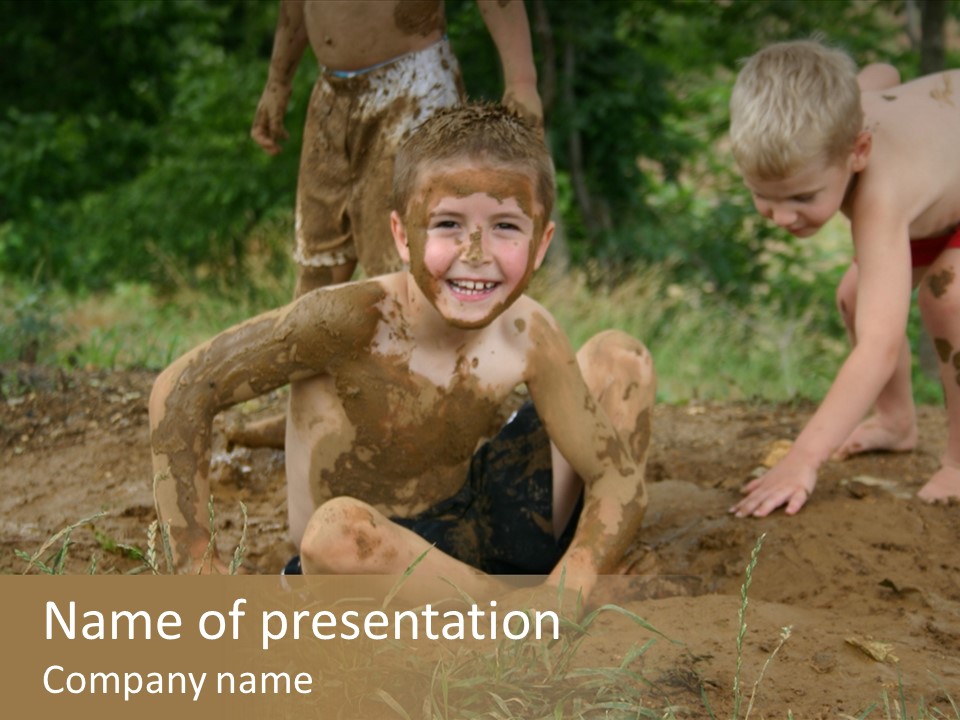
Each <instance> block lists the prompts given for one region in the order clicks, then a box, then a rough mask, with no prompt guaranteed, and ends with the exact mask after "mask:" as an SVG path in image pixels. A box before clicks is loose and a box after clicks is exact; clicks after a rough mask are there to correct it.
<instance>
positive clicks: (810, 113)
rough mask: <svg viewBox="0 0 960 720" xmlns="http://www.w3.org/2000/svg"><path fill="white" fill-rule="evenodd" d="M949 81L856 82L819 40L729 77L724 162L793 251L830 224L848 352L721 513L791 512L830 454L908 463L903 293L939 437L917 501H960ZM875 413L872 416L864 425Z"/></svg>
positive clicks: (953, 134) (956, 174) (958, 194)
mask: <svg viewBox="0 0 960 720" xmlns="http://www.w3.org/2000/svg"><path fill="white" fill-rule="evenodd" d="M955 89H956V90H957V91H960V71H948V72H944V73H938V74H934V75H929V76H926V77H922V78H919V79H917V80H914V81H912V82H908V83H905V84H900V78H899V74H898V73H897V71H896V70H895V69H894V68H892V67H890V66H888V65H871V66H868V67H866V68H864V70H863V71H862V72H861V73H860V75H859V76H858V75H857V70H856V67H855V65H854V63H853V61H852V60H851V59H850V58H849V57H848V56H847V55H846V54H844V53H843V52H841V51H839V50H836V49H833V48H829V47H826V46H824V45H823V44H822V43H819V42H816V41H799V42H789V43H781V44H776V45H773V46H771V47H768V48H766V49H764V50H762V51H761V52H759V53H757V54H756V55H754V56H753V57H752V58H751V59H750V60H749V61H748V62H747V64H746V65H745V66H744V67H743V69H742V70H741V72H740V74H739V76H738V78H737V82H736V85H735V86H734V90H733V95H732V98H731V101H730V134H731V139H732V141H733V153H734V157H735V159H736V162H737V166H738V169H739V170H740V173H741V174H742V175H743V179H744V182H745V183H746V185H747V187H748V188H749V189H750V192H751V193H752V194H753V200H754V204H755V205H756V208H757V210H758V211H759V212H760V214H761V215H763V216H764V217H766V218H768V219H770V220H772V221H773V222H775V223H776V224H777V225H779V226H781V227H783V228H785V229H786V230H787V231H789V232H790V233H791V234H792V235H794V236H795V237H798V238H807V237H810V236H812V235H813V234H814V233H816V232H817V231H818V230H819V229H820V228H821V227H822V226H823V225H824V223H826V222H827V220H829V219H830V218H831V217H832V216H833V215H834V214H835V213H837V212H838V211H839V212H842V213H843V214H844V215H845V216H846V217H847V218H849V220H850V223H851V230H852V234H853V246H854V261H853V262H852V263H851V265H850V268H849V269H848V270H847V272H846V274H845V275H844V277H843V279H842V280H841V282H840V285H839V287H838V289H837V304H838V306H839V309H840V313H841V314H842V316H843V320H844V323H845V324H846V326H847V332H848V335H849V337H850V340H851V344H852V349H851V351H850V354H849V356H848V357H847V359H846V360H845V361H844V363H843V365H842V367H841V368H840V371H839V372H838V374H837V377H836V379H835V380H834V382H833V385H832V386H831V387H830V390H829V392H828V393H827V395H826V397H825V398H824V400H823V402H822V404H821V405H820V407H819V409H818V410H817V412H816V413H815V414H814V416H813V417H812V418H811V420H810V421H809V422H808V423H807V425H806V427H805V428H804V429H803V431H802V432H801V433H800V435H799V437H798V438H797V440H796V442H795V443H794V444H793V447H792V449H791V450H790V452H789V454H788V455H787V456H786V457H785V458H784V459H783V460H781V461H780V463H779V464H777V465H776V466H775V467H774V468H772V469H771V470H770V471H769V472H768V473H766V474H765V475H763V476H762V477H760V478H758V479H756V480H753V481H752V482H750V483H748V484H747V485H746V486H745V487H744V492H745V493H746V496H745V497H744V498H743V499H741V500H740V501H739V502H738V503H737V504H736V505H734V506H733V508H731V511H732V512H735V513H736V514H737V515H739V516H741V517H743V516H747V515H755V516H764V515H767V514H768V513H770V512H772V511H773V510H774V509H776V508H777V507H779V506H781V505H786V512H787V514H793V513H796V512H797V511H798V510H800V508H801V507H803V505H804V503H806V501H807V499H808V498H809V496H810V493H811V492H813V488H814V485H815V484H816V480H817V469H818V468H819V467H820V465H821V464H822V463H823V462H824V461H825V460H827V459H828V458H829V457H830V456H831V455H833V456H834V457H836V458H837V459H843V458H846V457H849V456H850V455H853V454H856V453H861V452H867V451H870V450H890V451H907V450H911V449H913V448H914V447H915V445H916V442H917V422H916V413H915V409H914V405H913V397H912V391H911V386H910V362H911V355H910V348H909V345H908V343H907V340H906V326H907V316H908V312H909V309H910V298H911V291H912V289H914V288H919V290H918V294H917V297H918V302H919V305H920V312H921V314H922V317H923V322H924V324H925V326H926V329H927V331H928V332H929V334H930V337H931V338H933V341H934V344H935V346H936V350H937V354H938V356H939V359H940V376H941V379H942V382H943V388H944V393H945V397H946V405H947V416H948V422H949V435H948V439H947V447H946V451H945V452H944V454H943V456H942V459H941V466H940V469H939V470H937V472H936V473H934V475H933V476H932V477H931V478H930V479H929V480H928V481H927V483H926V484H925V485H924V486H923V487H922V488H921V489H920V490H919V492H918V493H917V494H918V495H919V497H920V498H922V499H924V500H926V501H929V502H933V501H943V500H946V499H948V498H951V497H953V498H960V282H955V278H956V273H957V270H958V268H960V144H958V143H957V142H956V140H957V138H958V137H960V96H957V95H955ZM871 406H872V407H873V412H872V414H871V415H870V416H869V417H866V419H864V418H865V416H866V415H867V413H868V411H870V409H871Z"/></svg>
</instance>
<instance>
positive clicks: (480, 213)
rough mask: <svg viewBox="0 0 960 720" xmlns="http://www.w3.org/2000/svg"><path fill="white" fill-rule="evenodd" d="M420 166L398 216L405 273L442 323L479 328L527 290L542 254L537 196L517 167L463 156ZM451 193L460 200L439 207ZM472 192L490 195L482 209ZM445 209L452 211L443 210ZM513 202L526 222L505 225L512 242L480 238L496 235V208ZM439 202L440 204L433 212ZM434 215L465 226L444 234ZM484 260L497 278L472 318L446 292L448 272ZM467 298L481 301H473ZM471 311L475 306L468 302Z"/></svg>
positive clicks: (506, 208)
mask: <svg viewBox="0 0 960 720" xmlns="http://www.w3.org/2000/svg"><path fill="white" fill-rule="evenodd" d="M421 172H422V173H423V177H422V179H421V181H420V183H419V192H418V193H417V194H416V196H415V197H414V200H413V202H411V203H410V207H409V208H408V211H407V213H406V218H405V221H404V224H405V229H406V233H407V243H408V247H409V259H410V272H411V273H412V275H413V277H414V279H415V281H416V283H417V286H418V287H419V288H420V290H421V292H422V293H423V294H424V296H425V297H426V298H427V300H428V301H429V302H430V303H431V304H432V305H433V306H434V307H435V308H436V309H437V310H438V311H439V312H440V313H441V314H442V315H444V317H445V318H446V319H447V320H448V322H450V323H451V324H453V325H455V326H457V327H464V328H474V327H484V326H486V325H488V324H489V323H490V322H492V321H493V319H494V318H496V317H497V316H498V315H500V313H502V312H503V310H504V309H505V308H507V307H509V306H510V305H511V304H512V303H513V302H514V301H515V300H516V299H517V298H518V297H519V296H520V295H521V294H522V293H523V292H524V291H525V290H526V288H527V285H528V284H529V282H530V277H531V276H532V274H533V272H534V270H535V269H536V267H537V265H538V264H539V263H540V261H541V260H542V253H540V252H539V251H540V247H541V242H542V240H543V237H544V227H545V222H544V216H543V212H542V209H541V208H540V206H539V204H538V203H537V202H536V199H535V192H534V186H533V181H532V179H531V177H530V175H529V174H528V173H526V172H523V171H517V170H513V169H508V168H504V167H498V168H492V167H489V166H484V165H475V164H473V163H469V162H468V163H459V164H457V165H456V166H455V167H454V168H453V169H451V170H444V169H437V170H433V169H431V168H427V169H424V170H422V171H421ZM451 198H452V199H454V200H457V201H461V200H462V201H463V202H462V203H457V202H454V203H450V202H446V203H444V204H443V206H442V208H441V203H443V201H444V199H451ZM476 198H481V199H482V198H487V199H492V200H493V201H494V206H493V207H492V208H488V207H486V205H484V203H483V202H482V201H480V202H479V204H478V201H477V200H476ZM451 205H452V206H455V207H451ZM448 207H449V208H451V212H452V213H453V214H452V215H451V214H450V213H448V212H447V208H448ZM512 207H517V208H519V210H520V213H521V215H522V218H524V219H525V222H523V223H521V224H522V225H524V226H525V227H523V228H516V227H515V226H511V227H513V228H514V229H515V230H517V232H514V233H513V235H512V236H511V237H512V240H511V241H510V242H502V241H498V240H487V241H485V240H484V235H485V233H486V234H494V235H495V234H496V233H497V232H498V230H497V228H499V227H501V226H503V225H505V224H506V223H507V220H504V219H502V218H500V217H499V215H498V213H503V214H505V215H506V214H507V213H511V212H514V211H513V210H511V208H512ZM438 208H441V209H442V212H440V213H439V214H438ZM448 215H449V216H450V219H449V220H448ZM434 218H441V219H442V220H443V221H444V222H447V223H448V224H451V225H453V224H456V223H467V222H468V218H469V228H468V227H464V228H462V235H457V234H456V232H455V231H450V232H449V234H444V233H441V232H440V230H439V229H437V228H436V227H433V226H435V225H437V223H436V222H434ZM445 238H448V239H445ZM444 243H446V244H444ZM511 243H512V244H511ZM544 249H545V246H544ZM482 263H491V264H492V266H493V267H494V268H495V273H494V274H495V275H496V277H490V278H486V279H490V280H495V281H496V282H497V288H496V291H495V292H494V293H493V294H492V295H491V298H493V299H491V301H490V305H491V306H490V307H487V308H484V309H483V311H482V312H479V311H478V313H474V314H476V315H477V316H476V317H473V316H472V315H471V316H470V317H467V316H463V317H461V315H463V313H462V312H459V311H461V310H464V309H467V305H465V304H463V303H460V304H459V306H458V303H457V300H456V296H451V292H450V290H449V288H448V282H449V281H450V280H451V278H450V277H448V275H449V274H450V273H453V272H454V269H455V268H457V267H459V266H460V265H476V266H479V265H480V264H482ZM467 274H469V273H467ZM471 304H472V305H474V306H476V307H479V304H478V303H471ZM448 306H449V307H448ZM473 309H476V308H470V310H471V311H472V310H473Z"/></svg>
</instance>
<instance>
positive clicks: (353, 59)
mask: <svg viewBox="0 0 960 720" xmlns="http://www.w3.org/2000/svg"><path fill="white" fill-rule="evenodd" d="M304 22H305V24H306V26H307V36H308V37H309V39H310V46H311V47H312V48H313V52H314V53H315V54H316V56H317V61H318V62H319V63H320V65H321V66H323V67H325V68H328V69H330V70H362V69H364V68H368V67H371V66H373V65H377V64H379V63H383V62H386V61H388V60H391V59H392V58H395V57H398V56H400V55H404V54H406V53H411V52H416V51H417V50H422V49H423V48H425V47H428V46H430V45H432V44H433V43H435V42H437V41H438V40H439V39H440V38H441V37H442V36H443V33H444V30H445V26H446V20H445V18H444V8H443V0H307V2H306V3H305V4H304Z"/></svg>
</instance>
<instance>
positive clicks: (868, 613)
mask: <svg viewBox="0 0 960 720" xmlns="http://www.w3.org/2000/svg"><path fill="white" fill-rule="evenodd" d="M0 371H2V372H3V373H4V383H3V387H4V388H5V390H6V391H7V397H5V398H3V400H2V401H0V487H2V488H3V494H2V496H0V528H2V532H0V572H4V573H15V572H21V571H22V570H23V568H24V563H23V562H22V561H21V560H19V559H18V558H17V557H16V556H15V554H14V550H22V551H26V552H29V553H33V552H34V551H36V550H37V549H38V548H40V547H41V545H42V544H43V543H44V542H45V541H46V540H47V539H48V538H50V537H51V535H53V534H54V533H55V532H56V531H57V530H59V529H60V528H62V527H63V526H65V525H66V524H68V523H71V522H74V521H76V520H79V519H81V518H83V517H87V516H90V515H92V514H94V513H96V512H97V511H100V510H103V511H105V512H106V515H105V516H103V517H102V518H100V519H98V520H97V521H96V522H95V523H94V524H93V526H87V527H83V528H78V529H77V530H76V531H75V532H74V534H73V539H74V545H73V546H72V548H71V555H70V561H69V563H68V570H69V571H71V572H85V571H86V569H87V567H88V564H89V560H90V557H91V555H93V554H97V555H98V557H99V559H98V572H100V573H123V572H128V571H129V570H130V569H131V568H134V567H135V566H136V565H137V564H138V563H137V561H135V560H133V559H131V558H129V557H126V556H125V555H124V554H123V553H122V552H120V551H118V550H116V549H115V547H116V545H117V544H130V545H138V546H141V547H143V546H144V544H145V539H146V529H147V525H148V524H149V522H150V520H152V519H153V517H154V509H153V502H152V498H151V481H150V459H149V450H148V439H147V413H146V401H147V397H148V395H149V391H150V386H151V382H152V380H153V375H152V374H150V373H145V372H144V373H137V372H133V373H116V374H105V373H81V372H77V373H72V374H64V373H62V372H58V371H44V370H40V369H37V368H29V367H11V366H6V367H2V368H0ZM16 385H19V386H20V390H19V391H18V392H16V393H14V392H10V388H11V387H13V386H16ZM256 409H257V408H256V406H253V407H250V406H248V407H247V408H246V411H248V412H250V411H256ZM812 410H813V407H812V406H810V405H801V406H783V405H763V404H725V405H710V404H708V405H696V406H684V407H666V406H663V407H659V408H657V410H656V413H655V416H654V446H653V455H652V461H651V464H650V471H649V475H650V477H649V480H650V488H651V505H650V510H649V513H648V517H647V519H646V523H645V527H644V530H643V532H642V534H641V536H640V537H638V538H636V541H635V543H634V546H633V549H632V551H631V556H630V557H631V559H632V561H633V568H632V573H631V580H630V583H629V588H628V590H627V591H624V590H623V587H624V585H623V584H622V583H621V585H620V588H621V589H620V590H619V591H618V592H619V596H618V597H615V598H608V599H612V600H615V601H616V602H618V603H619V604H621V605H623V606H625V607H628V608H629V609H631V610H633V611H635V612H637V613H638V614H640V615H642V616H643V617H645V618H646V619H647V620H649V621H650V622H651V623H652V624H653V625H655V626H656V627H657V628H658V629H660V630H661V631H662V632H664V633H666V634H667V635H669V636H670V637H671V638H673V639H676V640H680V641H682V642H683V643H685V644H684V645H671V644H670V643H665V642H661V643H658V644H656V645H655V646H654V647H653V648H652V649H651V650H650V651H649V652H648V653H647V655H646V656H644V658H643V660H642V668H643V674H644V677H646V678H647V679H648V680H649V681H650V683H651V686H650V687H651V690H650V694H651V699H650V704H651V705H653V706H656V707H661V708H662V707H663V706H664V704H667V703H669V704H671V705H673V706H674V707H675V708H676V709H677V714H678V715H679V716H681V717H702V716H705V715H706V711H705V710H704V705H703V701H702V700H701V695H700V688H701V686H703V688H704V689H705V693H706V695H707V697H708V698H709V701H710V703H711V705H712V707H713V710H714V712H715V713H716V714H717V716H718V717H720V716H724V715H726V716H727V717H729V712H730V707H731V698H732V692H731V685H732V679H733V674H734V670H735V666H736V642H735V641H736V635H737V628H738V623H737V610H738V608H739V605H740V588H741V583H742V581H743V574H744V567H745V565H746V563H747V561H748V560H749V558H750V553H751V550H752V549H753V548H754V546H755V544H756V541H757V538H758V536H759V535H761V534H762V533H766V539H765V542H764V544H763V548H762V551H761V553H760V557H759V563H758V565H757V567H756V570H755V572H754V575H753V584H752V587H751V589H750V603H749V607H748V611H747V623H748V630H747V634H746V637H745V638H744V655H743V672H742V682H743V687H744V688H745V689H746V691H747V693H748V692H749V689H750V687H751V686H752V684H753V682H754V680H756V678H757V675H758V673H759V672H760V668H761V666H762V665H763V664H764V661H765V660H766V659H767V658H768V657H769V655H770V653H771V652H772V651H773V650H774V648H776V646H777V643H778V639H779V634H780V629H781V627H783V626H788V625H789V626H792V634H791V636H790V637H789V639H788V640H787V641H786V643H785V644H784V645H783V647H782V648H781V649H780V650H779V652H778V654H777V656H776V658H775V659H774V660H773V662H771V663H770V665H769V667H768V668H767V670H766V674H765V676H764V679H763V682H762V683H761V685H760V688H759V693H758V696H757V698H756V703H755V707H754V708H753V713H754V716H755V717H764V716H765V717H770V716H777V717H785V715H786V712H787V710H788V709H789V710H790V711H792V712H793V714H794V716H795V717H798V718H821V717H823V718H826V717H838V716H840V715H843V714H850V715H855V714H857V713H858V712H860V711H862V710H864V709H865V708H867V707H868V706H870V705H871V704H873V703H875V702H878V701H880V699H881V693H882V692H883V690H884V689H886V691H887V692H888V693H890V697H891V698H895V697H896V696H897V695H898V694H899V687H900V683H902V687H903V690H904V692H905V697H906V699H907V706H908V711H909V713H910V716H911V717H917V716H918V713H919V709H920V704H921V702H923V703H925V704H926V706H927V707H930V706H935V707H938V708H940V709H941V710H942V711H943V712H944V713H946V716H947V717H950V718H954V717H957V713H956V710H955V709H954V708H951V707H950V706H949V698H948V696H947V694H949V695H950V696H952V699H953V701H955V702H957V703H960V553H958V550H957V548H958V546H960V506H958V505H957V504H953V505H950V506H939V507H931V506H926V505H924V504H922V503H920V502H919V501H917V500H916V499H915V498H913V493H914V492H915V490H916V489H917V488H918V487H919V486H920V485H921V484H922V483H923V481H924V480H925V479H926V478H927V477H928V476H929V474H930V473H931V472H932V471H933V470H934V469H935V467H936V465H937V456H938V453H939V451H940V450H941V449H942V447H943V443H944V438H945V417H944V414H943V411H942V410H941V409H939V408H928V407H924V408H921V409H920V422H921V433H922V437H921V444H920V447H919V448H918V449H917V450H916V451H915V452H912V453H906V454H897V455H893V454H872V455H869V456H863V457H860V458H855V459H853V460H850V461H847V462H845V463H833V464H830V465H828V466H827V467H825V469H824V471H823V472H822V474H821V478H820V484H819V486H818V489H817V492H816V493H815V495H814V497H813V498H812V499H811V501H810V503H809V505H808V506H807V508H806V509H804V510H803V511H802V512H801V513H800V514H799V515H798V516H796V517H794V518H786V517H783V516H782V515H778V516H775V517H773V518H768V519H764V520H749V521H746V520H737V519H735V518H733V517H731V516H730V515H728V514H727V513H726V508H727V507H728V506H729V505H730V504H731V502H732V501H733V500H734V498H735V497H737V488H738V487H739V486H740V485H741V484H742V483H743V482H744V481H745V480H746V479H747V478H749V477H750V476H751V474H752V473H753V472H755V471H756V470H757V468H758V467H760V466H761V464H762V462H763V460H764V459H765V458H766V456H767V454H768V453H769V452H770V450H771V449H772V448H773V447H774V445H775V443H776V441H778V440H782V439H786V438H791V437H794V436H795V435H796V433H797V432H798V431H799V429H800V428H801V426H802V424H803V422H804V420H805V419H806V418H807V417H808V416H809V414H810V412H811V411H812ZM231 419H232V418H230V417H228V418H226V420H225V421H230V420H231ZM221 457H223V456H221ZM282 473H283V458H282V453H280V452H278V451H271V450H256V451H250V450H240V451H235V452H234V453H233V454H232V455H230V456H229V457H227V458H226V460H225V461H223V462H220V463H218V464H217V468H216V477H217V482H216V486H215V493H216V497H217V511H218V515H219V522H220V523H221V524H223V526H224V527H223V530H222V535H221V536H222V537H223V538H224V539H225V541H226V542H235V541H236V538H237V537H238V535H239V527H240V523H241V518H240V512H239V510H238V507H239V505H238V501H242V502H243V503H245V505H246V506H247V508H248V512H249V527H250V530H249V532H248V538H247V542H248V545H249V553H248V555H247V564H248V566H249V567H250V569H251V570H253V571H259V572H265V573H266V572H271V573H272V572H276V571H277V570H278V569H279V567H280V566H281V565H282V563H283V562H284V561H285V560H286V558H287V556H288V555H289V554H290V552H291V548H290V546H289V545H288V543H287V542H286V540H285V535H284V533H285V499H284V493H283V484H282ZM633 640H635V637H634V636H633V635H632V634H631V633H625V632H623V630H622V627H621V626H620V625H618V624H617V622H614V621H611V622H609V623H606V624H600V626H598V628H597V632H596V634H595V637H594V638H592V639H591V641H590V643H588V644H586V645H584V647H583V652H584V653H587V657H586V658H585V662H603V661H604V660H605V659H606V660H608V661H609V662H613V663H616V662H619V658H620V657H622V655H623V653H624V652H625V650H626V649H627V648H628V647H629V645H630V644H631V643H632V642H633ZM871 643H874V644H873V645H871ZM870 650H873V651H874V652H875V653H876V654H877V655H878V657H882V656H883V654H884V653H886V657H885V658H884V659H876V658H874V657H871V655H870V654H869V651H870ZM898 678H899V679H898ZM871 717H884V713H883V710H882V708H878V709H876V710H874V712H873V713H872V714H871Z"/></svg>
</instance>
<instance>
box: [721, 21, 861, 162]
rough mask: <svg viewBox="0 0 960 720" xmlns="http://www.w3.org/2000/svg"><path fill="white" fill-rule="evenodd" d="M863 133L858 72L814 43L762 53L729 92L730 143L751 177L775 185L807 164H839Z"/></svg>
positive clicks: (798, 42)
mask: <svg viewBox="0 0 960 720" xmlns="http://www.w3.org/2000/svg"><path fill="white" fill-rule="evenodd" d="M862 128H863V110H862V109H861V107H860V87H859V85H858V84H857V66H856V64H855V63H854V62H853V59H852V58H851V57H850V56H849V55H847V54H846V53H845V52H843V51H842V50H838V49H836V48H831V47H828V46H827V45H825V44H824V43H823V42H821V41H820V40H819V39H813V40H796V41H792V42H783V43H776V44H774V45H770V46H769V47H766V48H764V49H763V50H761V51H760V52H758V53H757V54H756V55H753V56H752V57H751V58H749V59H748V60H747V62H746V63H745V64H744V66H743V68H742V69H741V71H740V74H739V75H738V76H737V81H736V83H735V84H734V86H733V94H732V95H731V97H730V140H731V143H732V150H733V157H734V160H736V163H737V167H738V168H739V170H740V172H741V173H742V174H743V175H746V176H749V177H755V178H758V179H761V180H779V179H782V178H785V177H787V176H789V175H791V174H793V173H794V172H796V171H797V170H799V169H800V168H802V167H803V166H805V165H808V164H809V163H811V162H813V161H821V162H824V163H825V164H833V163H835V162H837V161H840V160H842V159H843V158H844V157H845V156H846V155H847V154H848V153H850V152H852V150H853V147H854V143H855V142H856V139H857V135H858V134H859V133H860V131H861V130H862Z"/></svg>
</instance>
